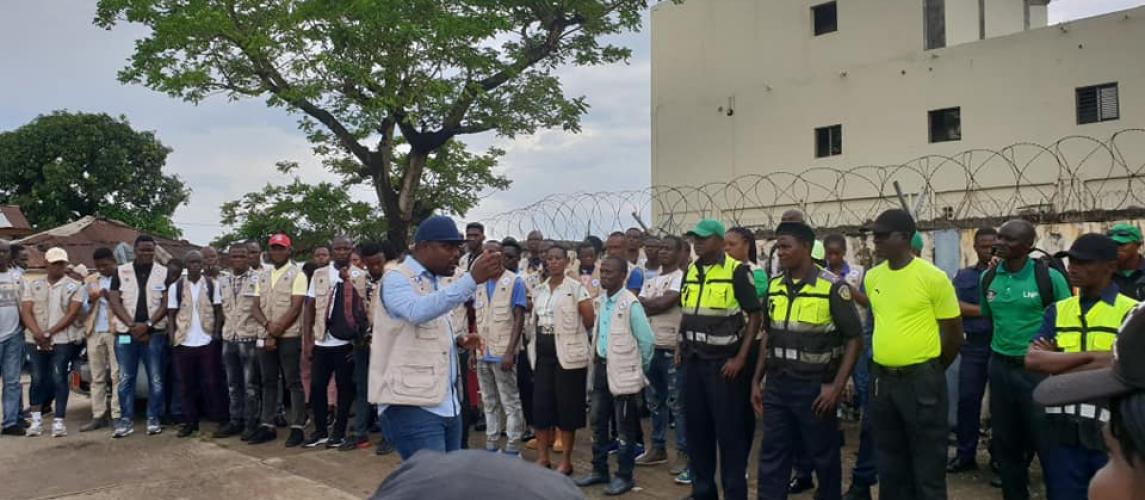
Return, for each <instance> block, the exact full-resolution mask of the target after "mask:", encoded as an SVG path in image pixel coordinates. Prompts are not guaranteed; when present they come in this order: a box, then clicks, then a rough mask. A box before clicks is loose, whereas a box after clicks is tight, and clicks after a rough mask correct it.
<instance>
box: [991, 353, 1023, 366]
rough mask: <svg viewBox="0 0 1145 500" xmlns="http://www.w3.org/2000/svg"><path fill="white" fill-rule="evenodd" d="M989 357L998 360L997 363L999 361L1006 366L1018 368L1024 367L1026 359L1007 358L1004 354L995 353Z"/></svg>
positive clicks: (1021, 357)
mask: <svg viewBox="0 0 1145 500" xmlns="http://www.w3.org/2000/svg"><path fill="white" fill-rule="evenodd" d="M990 355H991V356H994V357H996V358H998V361H1001V362H1003V363H1005V364H1007V365H1010V366H1017V367H1020V368H1025V367H1026V357H1025V356H1007V355H1005V354H999V353H998V352H997V351H995V352H992V353H991V354H990Z"/></svg>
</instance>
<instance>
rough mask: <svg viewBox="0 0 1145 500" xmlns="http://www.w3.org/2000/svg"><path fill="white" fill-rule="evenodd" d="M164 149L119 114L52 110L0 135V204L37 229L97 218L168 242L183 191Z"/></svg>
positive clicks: (174, 230) (175, 231) (185, 192)
mask: <svg viewBox="0 0 1145 500" xmlns="http://www.w3.org/2000/svg"><path fill="white" fill-rule="evenodd" d="M169 153H171V149H170V148H168V147H166V146H164V145H163V143H161V142H159V139H157V138H156V137H155V134H154V133H151V132H140V131H136V130H134V129H132V128H131V125H130V124H129V123H128V122H127V119H126V118H124V117H122V116H121V117H119V118H112V117H111V116H108V115H106V114H102V113H100V114H88V113H68V112H63V111H57V112H55V113H52V114H49V115H42V116H39V117H37V118H36V119H35V120H32V121H31V122H29V123H28V124H26V125H23V126H21V127H20V128H17V129H15V130H11V131H8V132H2V133H0V203H3V204H13V205H19V206H20V208H21V209H22V210H23V212H24V215H25V216H27V217H28V221H29V222H30V223H31V224H32V225H33V227H35V228H36V229H48V228H51V227H55V226H58V225H61V224H66V223H68V222H71V221H74V220H76V219H78V218H80V217H83V216H85V215H98V216H102V217H107V218H111V219H116V220H119V221H122V222H125V223H127V224H129V225H131V226H132V227H135V228H138V229H141V230H143V231H147V232H152V233H155V234H158V235H162V236H167V237H178V236H180V235H181V233H180V231H179V229H178V228H176V227H175V225H174V224H172V223H171V215H172V214H173V213H174V212H175V209H176V208H178V207H179V205H182V204H185V203H187V198H188V197H189V196H190V190H188V189H187V187H186V186H185V185H184V184H183V181H182V180H180V179H179V177H178V176H174V175H165V174H164V173H163V166H164V164H166V162H167V155H168V154H169Z"/></svg>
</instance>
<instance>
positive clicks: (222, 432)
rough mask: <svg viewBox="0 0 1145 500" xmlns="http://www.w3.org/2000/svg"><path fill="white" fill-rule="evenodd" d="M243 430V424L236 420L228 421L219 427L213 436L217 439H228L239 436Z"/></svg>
mask: <svg viewBox="0 0 1145 500" xmlns="http://www.w3.org/2000/svg"><path fill="white" fill-rule="evenodd" d="M242 431H243V425H242V424H240V423H236V422H227V423H226V425H223V426H222V427H219V430H217V431H215V433H214V434H212V435H211V437H213V438H215V439H226V438H229V437H233V436H237V435H239V434H241V433H242Z"/></svg>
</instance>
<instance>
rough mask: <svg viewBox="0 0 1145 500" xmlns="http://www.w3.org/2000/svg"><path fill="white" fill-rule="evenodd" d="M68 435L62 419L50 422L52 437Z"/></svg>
mask: <svg viewBox="0 0 1145 500" xmlns="http://www.w3.org/2000/svg"><path fill="white" fill-rule="evenodd" d="M67 435H68V428H67V427H66V426H64V419H62V418H57V419H55V420H53V421H52V437H54V438H58V437H64V436H67Z"/></svg>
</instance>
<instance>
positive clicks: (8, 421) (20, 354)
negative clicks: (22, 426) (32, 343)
mask: <svg viewBox="0 0 1145 500" xmlns="http://www.w3.org/2000/svg"><path fill="white" fill-rule="evenodd" d="M23 367H24V334H23V332H16V333H14V334H12V335H11V336H9V337H8V338H7V339H5V340H4V341H3V342H0V378H3V379H4V399H3V404H4V422H3V427H4V428H8V427H12V426H13V425H16V423H17V422H18V421H19V418H20V409H21V408H20V398H21V396H22V395H23V394H22V393H23V388H22V387H21V386H20V369H21V368H23Z"/></svg>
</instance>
